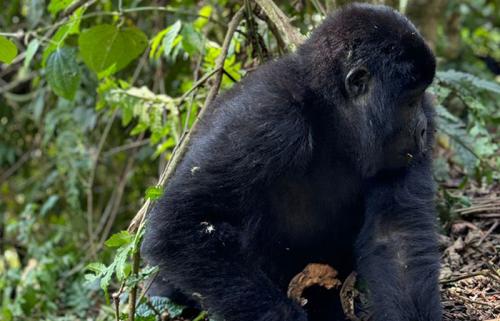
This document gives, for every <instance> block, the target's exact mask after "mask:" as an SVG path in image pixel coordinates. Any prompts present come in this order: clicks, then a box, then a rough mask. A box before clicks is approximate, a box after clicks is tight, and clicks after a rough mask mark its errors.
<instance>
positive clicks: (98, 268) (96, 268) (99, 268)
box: [85, 262, 106, 275]
mask: <svg viewBox="0 0 500 321" xmlns="http://www.w3.org/2000/svg"><path fill="white" fill-rule="evenodd" d="M85 269H86V270H89V271H92V272H94V273H95V274H96V275H101V274H102V273H104V272H105V271H106V265H104V264H102V263H100V262H93V263H89V264H87V266H86V267H85Z"/></svg>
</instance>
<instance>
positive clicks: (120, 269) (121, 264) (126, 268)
mask: <svg viewBox="0 0 500 321" xmlns="http://www.w3.org/2000/svg"><path fill="white" fill-rule="evenodd" d="M130 245H132V244H130ZM132 249H133V246H126V247H122V248H120V249H118V251H117V253H116V256H115V259H114V260H113V263H114V265H115V273H116V277H117V278H118V281H123V279H125V277H127V275H129V274H130V271H131V270H132V269H131V266H130V264H128V263H127V259H128V256H129V255H130V253H131V252H132Z"/></svg>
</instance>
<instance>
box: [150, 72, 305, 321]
mask: <svg viewBox="0 0 500 321" xmlns="http://www.w3.org/2000/svg"><path fill="white" fill-rule="evenodd" d="M268 68H269V66H267V67H265V68H263V70H262V71H257V72H256V75H252V76H253V77H248V78H247V80H246V81H244V82H243V84H242V85H241V87H240V88H237V89H236V90H232V91H230V92H229V93H228V94H227V95H226V96H225V97H223V98H222V99H219V100H216V102H215V104H216V109H214V110H213V111H208V112H209V113H211V114H210V115H208V117H210V118H209V119H208V120H204V119H202V120H201V121H202V122H205V121H206V123H202V124H201V125H202V126H201V130H200V132H199V133H195V134H194V138H193V139H192V142H191V145H190V146H189V150H188V152H187V154H186V156H185V158H184V159H183V161H182V162H181V164H180V165H179V167H178V168H177V170H176V172H175V174H174V175H173V177H172V178H171V179H170V181H169V182H168V183H167V186H166V188H165V195H164V197H163V198H162V199H161V200H160V201H159V203H158V205H157V207H156V208H155V209H154V211H153V212H152V213H151V215H150V217H149V221H148V232H147V233H146V234H145V240H144V243H143V251H144V253H145V256H146V258H147V260H148V262H149V263H150V264H155V265H159V266H160V270H161V271H162V272H165V273H164V274H165V275H167V276H168V277H169V279H168V280H167V281H168V282H170V283H171V284H173V285H175V286H176V287H179V288H181V289H183V291H184V292H187V293H186V294H188V295H191V294H193V293H196V294H197V295H198V296H199V297H201V302H202V304H203V305H205V306H206V307H207V308H208V309H209V311H211V312H214V313H215V314H217V315H220V316H222V317H224V319H225V320H228V321H231V320H237V321H256V320H261V321H282V320H289V321H299V320H306V316H305V313H304V311H303V310H302V309H301V308H300V307H299V306H298V305H296V304H295V303H292V301H291V300H289V299H288V298H286V296H285V293H282V292H281V291H279V290H278V289H277V287H276V286H275V285H274V284H272V282H271V281H270V280H269V279H268V278H267V277H266V276H265V275H264V273H262V272H261V271H260V269H259V267H258V266H257V264H256V263H255V262H253V260H252V259H251V258H249V253H251V252H253V251H255V250H258V249H255V248H253V247H256V246H257V245H255V244H257V243H258V242H254V241H253V240H252V237H253V236H252V235H253V234H252V233H255V232H254V231H252V224H251V221H255V220H258V219H259V217H261V216H262V212H260V211H259V206H261V204H262V199H259V197H261V196H262V195H261V194H259V191H261V190H263V189H264V188H265V186H266V185H267V184H268V183H269V182H271V181H272V180H273V178H274V177H276V176H277V175H279V174H280V173H283V172H284V171H288V170H292V169H297V168H299V167H302V166H303V165H304V163H305V162H306V161H307V159H308V157H309V153H310V150H309V149H310V142H309V141H308V139H309V134H308V127H307V125H306V122H305V119H304V117H303V115H302V113H301V109H300V108H301V106H298V105H297V104H296V103H295V102H294V101H292V99H291V98H289V97H290V96H289V95H288V93H287V92H286V90H285V88H284V86H282V85H283V84H279V83H277V82H276V81H273V83H272V84H269V83H267V84H266V79H268V78H266V75H269V73H267V74H266V72H268ZM279 78H280V79H287V77H284V76H283V75H281V76H279ZM289 78H290V77H288V79H289ZM242 87H245V90H244V91H243V90H241V89H242ZM270 87H271V88H270ZM271 93H272V94H271ZM299 104H300V103H299ZM204 124H206V126H205V125H204ZM264 219H265V218H264Z"/></svg>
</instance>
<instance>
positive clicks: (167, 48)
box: [163, 20, 181, 57]
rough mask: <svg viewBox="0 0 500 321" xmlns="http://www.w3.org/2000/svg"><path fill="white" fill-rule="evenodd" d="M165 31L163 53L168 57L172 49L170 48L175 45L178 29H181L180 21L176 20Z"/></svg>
mask: <svg viewBox="0 0 500 321" xmlns="http://www.w3.org/2000/svg"><path fill="white" fill-rule="evenodd" d="M166 30H167V33H166V34H165V38H163V54H164V55H165V57H168V55H170V52H171V51H172V48H174V46H175V43H174V42H175V38H176V37H177V35H178V34H179V31H180V30H181V22H180V20H177V21H176V22H175V23H174V24H173V25H171V26H170V27H168V28H167V29H166Z"/></svg>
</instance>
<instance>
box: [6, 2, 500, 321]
mask: <svg viewBox="0 0 500 321" xmlns="http://www.w3.org/2000/svg"><path fill="white" fill-rule="evenodd" d="M242 3H243V2H239V1H229V0H219V1H216V0H206V1H193V0H175V1H171V2H169V4H168V5H167V6H165V5H164V4H163V3H162V2H161V1H153V2H146V1H140V0H123V1H121V0H116V1H111V0H102V1H95V0H91V1H73V0H12V1H11V0H0V62H1V63H2V64H1V65H0V297H1V301H0V319H1V320H6V321H9V320H80V319H82V318H88V319H92V320H114V319H115V309H114V307H113V305H112V304H110V303H112V302H110V301H114V302H115V303H116V302H120V303H121V304H120V308H119V316H120V317H121V318H126V317H127V310H126V305H125V304H124V303H125V301H126V299H127V297H128V293H129V290H130V289H131V288H133V287H134V286H136V285H137V284H138V283H140V282H142V281H143V280H144V279H145V278H147V277H148V276H151V275H153V274H154V273H155V271H156V270H155V268H149V267H148V268H142V269H140V270H139V271H136V272H137V273H134V267H133V262H132V261H131V257H132V256H134V255H135V253H137V250H138V244H139V243H140V239H141V232H142V230H139V232H138V233H137V234H132V233H129V232H126V231H121V230H122V229H125V228H126V227H127V225H128V223H129V221H130V219H131V218H132V217H133V216H134V214H135V212H136V211H137V210H138V209H139V208H140V206H141V204H142V202H143V201H144V199H146V198H148V199H152V200H154V199H156V198H157V197H158V196H159V195H161V191H162V190H161V187H156V185H155V184H156V178H157V177H158V174H159V173H160V172H161V171H162V170H163V169H164V167H165V166H166V164H167V162H168V160H169V159H170V157H171V155H172V152H173V149H174V147H175V146H176V145H177V144H178V143H179V141H180V140H181V139H182V137H183V134H184V133H185V132H186V130H187V129H189V127H190V126H191V125H192V123H193V121H194V120H195V118H196V115H197V113H198V111H199V110H200V108H201V107H202V106H203V103H204V101H205V98H206V96H207V93H208V90H209V87H210V86H209V85H210V84H211V79H210V77H208V76H209V75H210V74H211V73H213V71H214V68H215V60H216V58H217V56H218V55H219V54H220V52H221V44H222V42H223V39H224V35H225V32H226V27H227V24H228V22H229V20H230V19H231V17H232V16H233V15H234V13H235V12H236V11H237V10H238V9H239V8H240V6H241V5H242ZM322 3H323V2H322V1H311V2H309V1H294V2H292V3H288V2H287V3H285V2H283V3H281V2H277V4H278V5H279V7H280V8H281V9H282V10H284V12H285V13H286V14H287V15H288V16H289V17H293V18H294V22H293V23H294V25H295V26H297V27H299V28H300V30H301V31H302V32H303V33H304V34H307V33H308V32H309V31H310V30H311V29H312V28H314V26H316V25H318V24H319V23H320V22H321V20H322V17H323V16H322V14H321V12H322V11H323V9H324V8H327V9H331V6H328V5H325V6H323V5H322ZM328 3H330V2H328V1H326V2H325V3H324V4H328ZM498 12H500V5H499V4H498V2H494V1H487V0H473V1H458V0H454V1H449V2H448V6H447V9H446V14H445V17H444V19H443V20H442V21H440V24H439V30H438V34H439V37H438V42H437V43H436V51H437V54H438V56H439V69H440V70H441V71H440V72H439V73H438V75H437V78H436V81H435V83H434V85H433V87H432V89H431V90H432V92H433V93H434V94H435V95H436V100H437V116H438V125H439V133H438V143H439V144H438V145H439V149H440V150H441V151H442V152H440V153H436V170H435V176H436V179H437V180H438V181H439V182H441V183H445V182H447V183H449V182H450V180H451V181H456V180H457V179H458V180H459V182H458V183H457V186H459V187H460V188H465V187H466V186H467V184H472V183H474V184H479V185H480V184H492V183H493V182H498V180H499V178H500V174H499V171H498V169H499V168H500V156H499V145H498V144H499V136H500V132H499V130H498V129H499V127H500V126H499V124H500V99H499V98H500V85H499V77H498V74H500V70H499V69H500V66H499V62H500V48H499V46H498V44H499V43H500V16H499V15H498ZM252 23H255V24H256V25H255V26H254V27H256V28H252V25H251V24H252ZM453 27H455V28H453ZM252 30H254V31H252ZM285 51H286V48H284V47H283V45H282V44H281V43H280V39H277V38H276V34H274V33H273V30H272V28H270V27H269V25H268V24H267V23H266V22H265V21H263V20H261V19H260V18H258V16H253V17H252V19H249V16H247V17H246V19H244V21H243V22H242V23H241V24H240V26H239V29H238V32H236V33H235V36H234V37H233V38H232V40H231V45H230V48H229V52H228V55H227V59H226V60H225V62H224V76H223V81H222V90H224V89H227V88H229V87H230V86H231V85H232V84H233V83H234V82H237V81H239V80H240V79H241V77H242V76H244V75H245V73H246V72H248V71H250V70H252V69H254V68H255V67H256V66H258V65H259V64H261V63H263V62H265V61H266V60H269V59H272V58H275V57H278V56H280V55H281V54H283V53H284V52H285ZM455 70H460V71H461V72H458V71H455ZM473 75H474V76H473ZM204 76H207V78H208V80H207V81H206V83H204V84H197V81H199V80H200V79H203V78H204ZM495 77H496V78H495ZM457 172H458V173H459V175H457V174H456V173H457ZM446 195H448V194H445V196H444V197H442V199H441V200H440V201H441V203H442V205H443V206H444V208H446V209H449V208H450V207H451V206H453V203H454V202H457V199H456V198H453V197H446ZM458 201H463V200H458ZM443 219H445V220H447V219H450V217H449V216H447V215H444V216H443ZM120 231H121V232H120ZM113 233H116V234H113ZM90 262H94V263H90ZM89 263H90V264H89ZM102 290H104V293H105V294H106V295H103V294H102V293H103V292H102ZM116 291H118V292H119V293H120V295H119V296H118V297H110V295H109V293H114V292H116ZM152 307H153V308H152ZM179 309H180V310H179ZM181 310H182V309H181V308H180V307H178V306H176V305H175V304H173V303H172V302H170V301H168V300H165V299H160V298H153V299H151V301H150V302H146V299H145V298H144V297H142V298H141V301H140V302H138V308H137V311H136V314H137V315H136V317H137V318H136V319H137V320H156V318H157V317H158V313H162V312H163V311H169V313H170V315H172V316H175V315H177V314H179V313H180V311H181ZM202 317H203V315H202V316H200V317H199V319H201V318H202Z"/></svg>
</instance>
